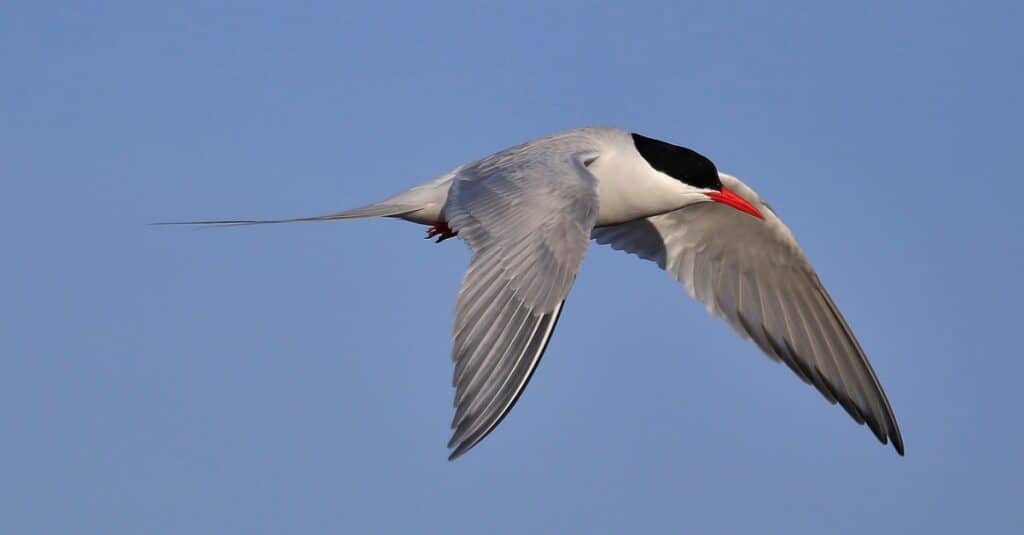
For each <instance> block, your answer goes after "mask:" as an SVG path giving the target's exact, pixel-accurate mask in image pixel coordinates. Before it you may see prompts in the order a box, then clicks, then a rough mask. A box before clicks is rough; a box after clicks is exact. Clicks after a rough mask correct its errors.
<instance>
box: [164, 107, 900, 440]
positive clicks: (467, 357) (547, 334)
mask: <svg viewBox="0 0 1024 535" xmlns="http://www.w3.org/2000/svg"><path fill="white" fill-rule="evenodd" d="M367 217H394V218H400V219H404V220H406V221H411V222H414V223H419V224H423V225H428V226H429V229H428V231H427V237H428V238H434V237H436V238H437V241H438V242H441V241H443V240H445V239H448V238H451V237H454V236H458V237H459V238H462V239H463V240H464V241H465V242H466V243H467V244H468V245H469V248H470V249H471V251H472V260H471V262H470V265H469V268H468V270H467V271H466V274H465V277H464V278H463V281H462V285H461V287H460V289H459V293H458V299H457V302H456V306H455V324H454V327H453V331H452V334H453V337H454V346H453V349H452V359H453V360H454V362H455V371H454V376H453V381H452V382H453V385H454V387H455V402H454V404H455V417H454V420H453V421H452V428H453V429H454V432H453V434H452V437H451V441H450V442H449V443H448V447H449V448H450V449H452V451H451V454H450V456H449V459H455V458H457V457H459V456H461V455H463V454H464V453H466V452H467V451H469V450H470V449H471V448H473V447H474V446H475V445H476V444H478V443H479V442H480V441H481V440H483V439H484V437H486V436H487V435H488V434H489V433H490V432H491V431H493V430H494V428H495V427H496V426H497V425H498V423H500V422H501V420H502V419H503V418H504V417H505V416H506V415H507V414H508V412H509V411H510V410H511V409H512V407H513V405H515V403H516V400H517V399H518V398H519V396H520V395H521V394H522V393H523V389H524V388H525V387H526V384H527V383H528V382H529V380H530V377H531V375H532V374H533V372H534V370H535V369H536V367H537V363H538V362H539V361H540V359H541V357H542V356H543V354H544V350H545V348H546V347H547V344H548V341H549V340H550V338H551V334H552V333H553V332H554V329H555V324H556V323H557V321H558V317H559V314H560V313H561V312H562V305H563V303H564V301H565V298H566V296H567V295H568V293H569V289H570V288H571V287H572V284H573V281H574V280H575V277H576V272H577V270H578V269H579V267H580V264H581V263H582V262H583V256H584V254H585V252H586V250H587V247H588V242H589V240H590V239H593V240H596V241H597V242H598V243H599V244H604V245H610V246H611V247H613V248H614V249H618V250H622V251H625V252H628V253H632V254H634V255H636V256H638V257H640V258H642V259H644V260H650V261H652V262H654V263H656V264H657V265H658V267H660V268H662V269H663V270H665V271H667V272H668V273H669V274H670V275H671V276H672V277H674V278H675V279H676V280H677V281H678V282H679V283H681V284H682V285H683V287H685V288H686V291H687V292H689V294H690V295H691V296H693V297H694V298H696V299H699V300H700V301H702V302H703V303H704V304H705V306H706V307H707V309H708V311H709V312H711V313H712V314H714V315H715V316H718V317H720V318H722V319H724V320H725V321H726V322H727V323H728V324H729V325H730V326H731V327H732V328H733V329H734V330H735V331H736V333H737V334H738V335H739V336H741V337H743V338H745V339H750V340H752V341H753V342H754V343H755V344H756V345H757V346H758V347H759V348H760V349H761V351H763V352H764V353H765V354H766V355H767V356H768V357H769V358H771V359H773V360H775V361H778V362H782V363H784V364H786V365H787V366H788V367H789V368H790V369H791V370H792V371H793V373H795V374H796V375H797V376H798V377H799V378H800V379H802V380H803V381H804V382H806V383H808V384H810V385H813V386H814V387H815V388H816V389H817V390H818V391H819V392H820V393H821V395H822V396H824V397H825V399H827V400H828V401H829V402H830V403H833V404H834V403H839V404H840V405H841V406H842V407H843V408H844V409H846V411H847V413H849V415H850V416H851V417H853V419H854V420H856V421H857V423H860V424H865V423H866V424H867V425H868V427H869V428H870V429H871V431H872V432H874V434H875V436H876V437H877V438H878V440H879V441H880V442H882V443H883V444H885V443H887V442H888V441H892V444H893V446H894V447H895V449H896V451H897V452H898V453H899V454H900V455H903V439H902V437H901V436H900V430H899V427H898V426H897V424H896V418H895V416H894V415H893V411H892V408H891V407H890V405H889V400H888V399H887V397H886V395H885V392H884V391H883V390H882V386H881V384H880V383H879V381H878V378H877V377H876V375H875V372H874V371H873V370H872V368H871V365H870V364H869V363H868V359H867V357H866V356H865V354H864V351H863V350H862V349H861V347H860V344H859V343H858V342H857V339H856V338H855V337H854V335H853V331H851V330H850V327H849V326H848V325H847V323H846V321H845V320H844V319H843V316H842V315H841V314H840V313H839V309H838V308H836V305H835V303H834V302H833V301H832V298H831V297H829V294H828V292H826V290H825V288H824V287H823V286H822V284H821V281H820V280H819V279H818V276H817V274H816V273H815V271H814V269H813V268H812V267H811V265H810V263H809V262H808V261H807V259H806V257H805V256H804V253H803V251H802V250H801V248H800V246H799V245H798V244H797V241H796V239H795V238H794V236H793V233H792V232H791V231H790V230H789V228H788V227H787V226H786V225H785V224H783V223H782V221H781V220H780V219H779V218H778V216H777V215H776V214H775V212H774V211H773V210H772V208H771V207H770V206H769V205H768V204H767V203H766V202H764V201H763V200H762V199H761V197H760V196H759V195H758V194H757V193H756V192H754V190H753V189H751V188H750V187H748V186H747V185H746V184H744V183H743V182H740V180H739V179H737V178H736V177H734V176H731V175H727V174H725V173H720V172H719V171H718V170H717V168H716V166H715V164H714V163H712V162H711V160H709V159H708V158H706V157H704V156H702V155H701V154H699V153H697V152H695V151H693V150H690V149H687V148H684V147H679V146H676V145H672V144H669V143H666V142H663V141H659V140H656V139H652V138H649V137H645V136H642V135H640V134H636V133H631V132H629V131H625V130H621V129H617V128H610V127H590V128H580V129H575V130H569V131H566V132H561V133H557V134H552V135H549V136H546V137H542V138H539V139H535V140H532V141H528V142H526V143H523V144H521V145H517V146H514V147H511V148H508V149H505V150H502V151H500V152H497V153H495V154H492V155H490V156H487V157H485V158H483V159H480V160H478V161H475V162H472V163H468V164H465V165H461V166H459V167H456V168H455V169H453V170H451V171H449V172H447V173H445V174H443V175H441V176H438V177H437V178H435V179H433V180H431V181H429V182H427V183H425V184H422V185H419V186H416V187H413V188H411V189H409V190H406V191H404V192H402V193H399V194H397V195H394V196H392V197H390V198H388V199H385V200H383V201H381V202H378V203H374V204H370V205H367V206H363V207H360V208H355V209H352V210H347V211H344V212H338V213H334V214H328V215H322V216H316V217H303V218H295V219H275V220H216V221H188V222H175V223H170V224H191V225H210V224H213V225H249V224H268V223H288V222H297V221H332V220H342V219H358V218H367Z"/></svg>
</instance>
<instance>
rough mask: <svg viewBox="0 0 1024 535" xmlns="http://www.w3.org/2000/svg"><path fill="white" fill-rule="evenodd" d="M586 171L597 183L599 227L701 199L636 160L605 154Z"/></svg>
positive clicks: (675, 181)
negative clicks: (595, 178) (592, 175)
mask: <svg viewBox="0 0 1024 535" xmlns="http://www.w3.org/2000/svg"><path fill="white" fill-rule="evenodd" d="M589 169H590V172H591V173H593V174H594V176H595V177H597V181H598V182H597V197H598V202H599V203H600V208H599V210H598V214H597V225H598V226H604V225H615V224H618V223H625V222H627V221H632V220H634V219H640V218H644V217H649V216H652V215H656V214H661V213H665V212H668V211H671V210H675V209H677V208H682V207H683V206H686V205H687V204H690V203H692V202H694V201H695V200H700V199H699V194H698V193H697V192H696V191H695V190H693V189H692V188H688V187H687V186H685V185H684V184H683V183H681V182H679V181H678V180H675V179H673V178H670V177H668V176H666V175H664V174H662V173H658V172H656V171H654V170H653V169H651V167H650V166H649V165H647V162H645V161H644V160H643V159H641V158H639V157H636V158H629V157H625V158H623V157H617V155H615V154H606V155H602V156H601V157H600V158H598V159H597V160H596V161H595V162H594V163H592V164H591V165H590V167H589Z"/></svg>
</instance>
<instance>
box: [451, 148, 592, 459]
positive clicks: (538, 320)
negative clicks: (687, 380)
mask: <svg viewBox="0 0 1024 535" xmlns="http://www.w3.org/2000/svg"><path fill="white" fill-rule="evenodd" d="M591 155H592V151H587V150H585V149H584V148H583V147H575V146H573V145H572V144H571V143H569V144H568V145H567V144H566V143H565V142H559V141H558V140H549V141H548V143H546V144H545V143H536V142H534V143H532V144H529V145H523V146H520V147H515V148H512V149H509V150H508V151H504V152H501V153H498V154H496V155H494V156H491V157H488V158H486V159H484V160H481V161H480V162H477V163H476V164H473V165H471V166H468V167H466V168H464V169H463V170H462V171H461V172H460V174H459V175H458V176H457V177H456V178H455V180H454V182H453V183H452V187H451V190H450V192H449V197H448V202H447V204H446V205H445V209H444V215H445V218H446V219H447V222H448V226H449V227H450V228H451V229H452V230H454V231H455V232H456V233H457V234H458V235H459V237H461V238H462V239H463V240H465V241H466V243H467V244H469V247H470V249H472V251H473V260H472V262H471V264H470V266H469V269H468V271H467V272H466V275H465V278H464V279H463V281H462V287H461V288H460V289H459V296H458V301H457V304H456V309H455V325H454V328H453V336H454V337H455V342H454V347H453V349H452V358H453V360H454V361H455V373H454V376H453V379H452V382H453V384H454V386H455V407H456V411H455V418H454V419H453V421H452V428H453V429H454V434H453V435H452V438H451V441H450V442H449V443H448V447H449V448H454V451H452V453H451V455H450V457H449V459H455V458H457V457H459V456H460V455H462V454H463V453H466V452H467V451H468V450H469V449H470V448H472V447H473V446H475V445H476V444H477V443H478V442H480V441H481V440H482V439H483V438H484V437H485V436H487V434H488V433H490V432H491V431H492V430H493V429H494V427H495V426H496V425H498V423H499V422H500V421H501V419H502V418H504V416H505V415H506V414H507V413H508V411H509V410H510V409H511V408H512V406H513V405H514V404H515V402H516V400H517V399H518V397H519V395H520V394H521V393H522V391H523V389H524V388H525V387H526V383H527V382H528V381H529V380H530V376H531V375H532V374H533V371H534V369H535V368H536V366H537V363H538V362H539V361H540V358H541V356H542V355H543V354H544V350H545V348H546V346H547V343H548V340H549V339H550V337H551V333H552V332H553V331H554V329H555V323H556V322H557V321H558V315H559V314H560V313H561V311H562V303H563V301H564V300H565V297H566V295H567V294H568V293H569V289H570V287H571V286H572V283H573V281H574V280H575V276H576V272H577V270H578V269H579V266H580V264H581V263H582V261H583V256H584V253H585V252H586V250H587V246H588V241H589V240H588V238H589V236H590V231H591V229H593V227H594V221H595V220H596V217H597V208H598V205H597V189H596V179H595V178H594V177H593V175H591V174H590V172H589V171H587V169H586V165H585V163H584V162H585V161H587V159H588V158H589V157H591Z"/></svg>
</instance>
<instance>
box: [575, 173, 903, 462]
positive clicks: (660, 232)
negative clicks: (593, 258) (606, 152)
mask: <svg viewBox="0 0 1024 535" xmlns="http://www.w3.org/2000/svg"><path fill="white" fill-rule="evenodd" d="M721 178H722V182H723V183H724V184H725V185H726V187H728V188H729V189H731V190H732V191H734V192H735V193H737V194H738V195H740V196H742V197H743V198H745V199H746V200H747V201H748V202H750V203H751V204H753V205H754V206H757V207H758V208H759V209H760V211H761V212H762V214H764V216H765V218H764V219H763V220H761V219H758V218H754V217H751V216H749V215H748V214H745V213H743V212H740V211H737V210H734V209H732V208H730V207H728V206H724V205H721V204H718V203H710V202H709V203H701V204H697V205H691V206H689V207H686V208H683V209H680V210H676V211H674V212H669V213H667V214H661V215H658V216H654V217H649V218H647V219H644V220H640V221H633V222H630V223H625V224H622V225H616V226H611V227H602V228H598V229H594V231H593V232H592V237H593V238H594V239H596V240H597V241H598V243H602V244H608V245H611V246H612V247H613V248H615V249H619V250H623V251H626V252H629V253H633V254H636V255H637V256H639V257H640V258H643V259H645V260H650V261H652V262H655V263H657V264H658V265H659V266H660V267H662V268H663V269H665V270H666V271H668V272H669V273H670V274H671V275H672V276H673V277H675V278H676V279H677V280H678V281H679V282H680V283H681V284H682V285H683V286H684V287H685V288H686V290H687V291H688V292H689V293H690V295H692V296H693V297H695V298H697V299H699V300H700V301H703V302H704V304H705V306H707V308H708V311H709V312H711V313H712V314H714V315H716V316H719V317H721V318H722V319H724V320H725V321H726V322H727V323H728V324H729V325H730V326H731V327H732V328H733V329H734V330H735V331H736V332H737V333H738V334H739V335H740V336H741V337H743V338H749V339H751V340H752V341H753V342H754V343H755V344H756V345H757V346H758V347H759V348H760V349H761V351H762V352H764V353H765V355H767V356H768V357H769V358H771V359H773V360H776V361H781V362H783V363H785V364H786V366H787V367H788V368H789V369H790V370H792V371H793V373H795V374H796V375H797V376H798V377H799V378H800V379H801V380H803V381H804V382H806V383H809V384H811V385H813V386H814V387H815V388H816V389H817V390H818V391H819V392H820V393H821V394H822V396H824V397H825V399H826V400H828V401H829V402H830V403H839V404H840V405H841V406H842V407H843V408H844V409H845V410H846V412H847V413H848V414H849V415H850V416H851V417H852V418H853V419H854V420H855V421H857V422H858V423H862V424H867V426H868V427H869V428H870V429H871V430H872V432H873V433H874V434H875V436H876V437H877V438H878V440H879V441H881V442H882V443H887V442H888V441H890V440H891V441H892V444H893V446H894V447H895V449H896V451H897V452H899V453H900V454H901V455H902V454H903V438H902V436H901V435H900V431H899V427H898V425H897V424H896V418H895V416H894V415H893V412H892V407H891V406H890V404H889V400H888V398H887V397H886V395H885V392H884V391H883V390H882V387H881V384H880V383H879V382H878V378H877V376H876V375H875V373H874V371H873V370H872V368H871V364H870V363H869V362H868V360H867V356H866V355H865V354H864V351H863V349H862V348H861V347H860V344H859V343H858V342H857V339H856V338H855V337H854V335H853V332H852V331H851V330H850V328H849V325H847V323H846V320H845V319H843V317H842V315H841V314H840V313H839V309H838V308H836V306H835V303H834V302H833V301H832V298H831V297H830V296H829V295H828V292H827V291H826V290H825V288H824V286H822V284H821V281H820V280H819V279H818V276H817V274H816V273H815V272H814V269H813V268H812V267H811V265H810V263H808V262H807V259H806V258H805V257H804V254H803V252H802V251H801V249H800V246H799V245H798V244H797V242H796V239H795V238H794V237H793V234H792V232H790V230H789V228H787V227H786V226H785V225H784V224H783V223H782V221H781V220H779V218H778V217H777V216H776V215H775V213H774V211H772V209H771V208H770V207H769V206H768V205H767V204H766V203H764V202H763V201H762V200H761V198H760V197H759V196H758V195H757V194H756V193H755V192H754V191H753V190H751V189H750V188H748V187H747V186H746V185H744V184H743V183H742V182H740V181H739V180H737V179H736V178H734V177H731V176H729V175H721Z"/></svg>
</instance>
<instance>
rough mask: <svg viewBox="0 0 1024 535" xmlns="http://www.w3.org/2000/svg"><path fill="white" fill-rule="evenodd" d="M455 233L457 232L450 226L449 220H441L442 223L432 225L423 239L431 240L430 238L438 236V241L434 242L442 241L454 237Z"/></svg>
mask: <svg viewBox="0 0 1024 535" xmlns="http://www.w3.org/2000/svg"><path fill="white" fill-rule="evenodd" d="M455 234H456V233H455V232H452V229H451V228H449V227H448V222H447V221H441V222H440V223H435V224H434V225H431V227H430V228H428V229H427V235H426V237H425V238H423V239H425V240H429V239H430V238H433V237H434V236H437V237H438V238H437V241H435V242H434V243H441V242H443V241H445V240H447V239H448V238H454V237H455Z"/></svg>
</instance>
